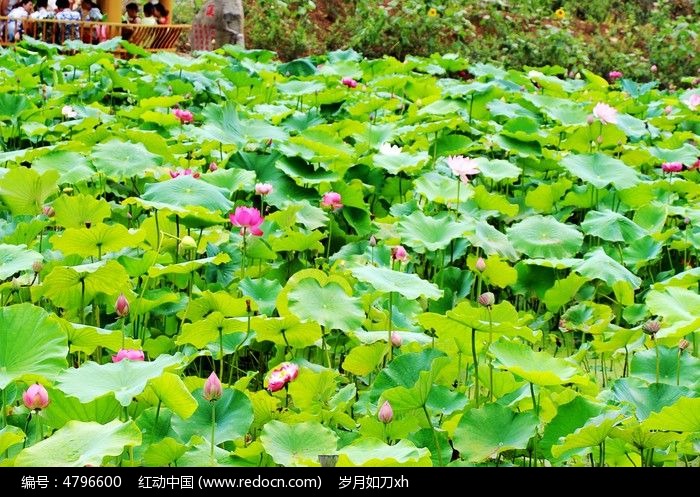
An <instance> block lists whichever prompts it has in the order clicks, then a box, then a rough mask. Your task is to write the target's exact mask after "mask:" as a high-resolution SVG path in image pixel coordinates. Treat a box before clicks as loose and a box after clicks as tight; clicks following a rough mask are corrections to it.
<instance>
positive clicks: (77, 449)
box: [15, 419, 141, 468]
mask: <svg viewBox="0 0 700 497" xmlns="http://www.w3.org/2000/svg"><path fill="white" fill-rule="evenodd" d="M135 445H141V431H140V430H139V428H138V426H136V423H134V422H133V421H129V422H127V423H122V422H121V421H119V420H117V419H115V420H113V421H111V422H109V423H107V424H104V425H102V424H99V423H95V422H88V423H86V422H83V421H71V422H69V423H68V424H67V425H65V426H64V427H63V428H61V429H60V430H58V431H56V432H55V433H54V434H53V435H51V436H50V437H49V438H47V439H46V440H43V441H41V442H39V443H38V444H36V445H32V446H31V447H29V448H27V449H24V450H23V451H22V452H20V453H19V455H18V456H17V458H16V459H15V466H27V467H64V468H68V467H71V468H79V467H84V466H101V465H102V461H103V460H104V458H105V457H107V456H118V455H119V454H121V453H122V452H123V451H124V447H133V446H135Z"/></svg>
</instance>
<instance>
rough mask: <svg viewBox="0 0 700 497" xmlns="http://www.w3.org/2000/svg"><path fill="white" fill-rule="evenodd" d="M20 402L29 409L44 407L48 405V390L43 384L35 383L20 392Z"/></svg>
mask: <svg viewBox="0 0 700 497" xmlns="http://www.w3.org/2000/svg"><path fill="white" fill-rule="evenodd" d="M22 402H24V405H25V406H26V408H27V409H29V410H35V409H36V410H39V409H46V407H47V406H48V405H49V402H50V401H49V392H47V391H46V389H45V388H44V386H43V385H40V384H39V383H35V384H34V385H32V386H30V387H29V388H27V389H26V390H25V391H24V393H23V394H22Z"/></svg>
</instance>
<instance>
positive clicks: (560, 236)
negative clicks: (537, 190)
mask: <svg viewBox="0 0 700 497" xmlns="http://www.w3.org/2000/svg"><path fill="white" fill-rule="evenodd" d="M508 239H509V240H510V241H511V243H512V244H513V247H515V249H516V250H519V251H521V252H524V253H525V254H527V255H528V256H530V257H542V258H545V259H546V258H549V257H553V258H557V259H562V258H566V257H572V256H574V255H575V254H576V253H577V252H578V251H579V250H580V249H581V245H582V244H583V234H582V233H581V232H580V231H578V230H577V229H576V228H575V227H573V226H571V225H569V224H564V223H560V222H559V221H557V220H556V219H554V218H553V217H551V216H531V217H528V218H526V219H524V220H523V221H520V222H519V223H517V224H514V225H513V226H511V227H510V228H509V229H508Z"/></svg>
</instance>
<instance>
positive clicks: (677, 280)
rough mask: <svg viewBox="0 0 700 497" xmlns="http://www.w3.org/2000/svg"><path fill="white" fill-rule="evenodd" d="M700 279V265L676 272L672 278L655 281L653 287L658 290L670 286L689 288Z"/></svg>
mask: <svg viewBox="0 0 700 497" xmlns="http://www.w3.org/2000/svg"><path fill="white" fill-rule="evenodd" d="M698 281H700V267H694V268H691V269H688V270H686V271H682V272H680V273H677V274H674V275H673V276H671V277H670V278H667V279H665V280H663V281H659V282H657V283H654V284H653V285H652V286H651V288H652V289H653V290H656V291H659V292H661V291H663V289H664V288H666V287H669V286H677V287H682V288H688V287H690V286H693V285H695V284H696V283H697V282H698Z"/></svg>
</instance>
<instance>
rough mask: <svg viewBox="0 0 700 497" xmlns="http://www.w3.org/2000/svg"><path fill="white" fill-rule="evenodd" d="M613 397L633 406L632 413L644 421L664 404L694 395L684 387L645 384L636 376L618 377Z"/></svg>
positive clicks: (613, 389) (667, 404)
mask: <svg viewBox="0 0 700 497" xmlns="http://www.w3.org/2000/svg"><path fill="white" fill-rule="evenodd" d="M612 392H613V394H614V395H615V398H616V399H617V400H618V401H620V402H627V403H629V404H630V405H631V406H633V407H634V415H635V416H636V417H637V419H638V420H639V421H644V420H645V419H647V418H648V417H649V415H651V413H654V412H659V411H661V409H663V408H664V407H666V406H670V405H673V404H675V403H676V402H677V401H678V399H680V398H682V397H695V395H694V394H693V393H692V392H691V391H690V390H688V389H687V388H685V387H679V386H676V385H668V384H666V383H652V384H651V385H647V384H646V383H644V382H643V381H641V380H639V379H637V378H620V379H618V380H617V381H615V383H614V384H613V386H612Z"/></svg>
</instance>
